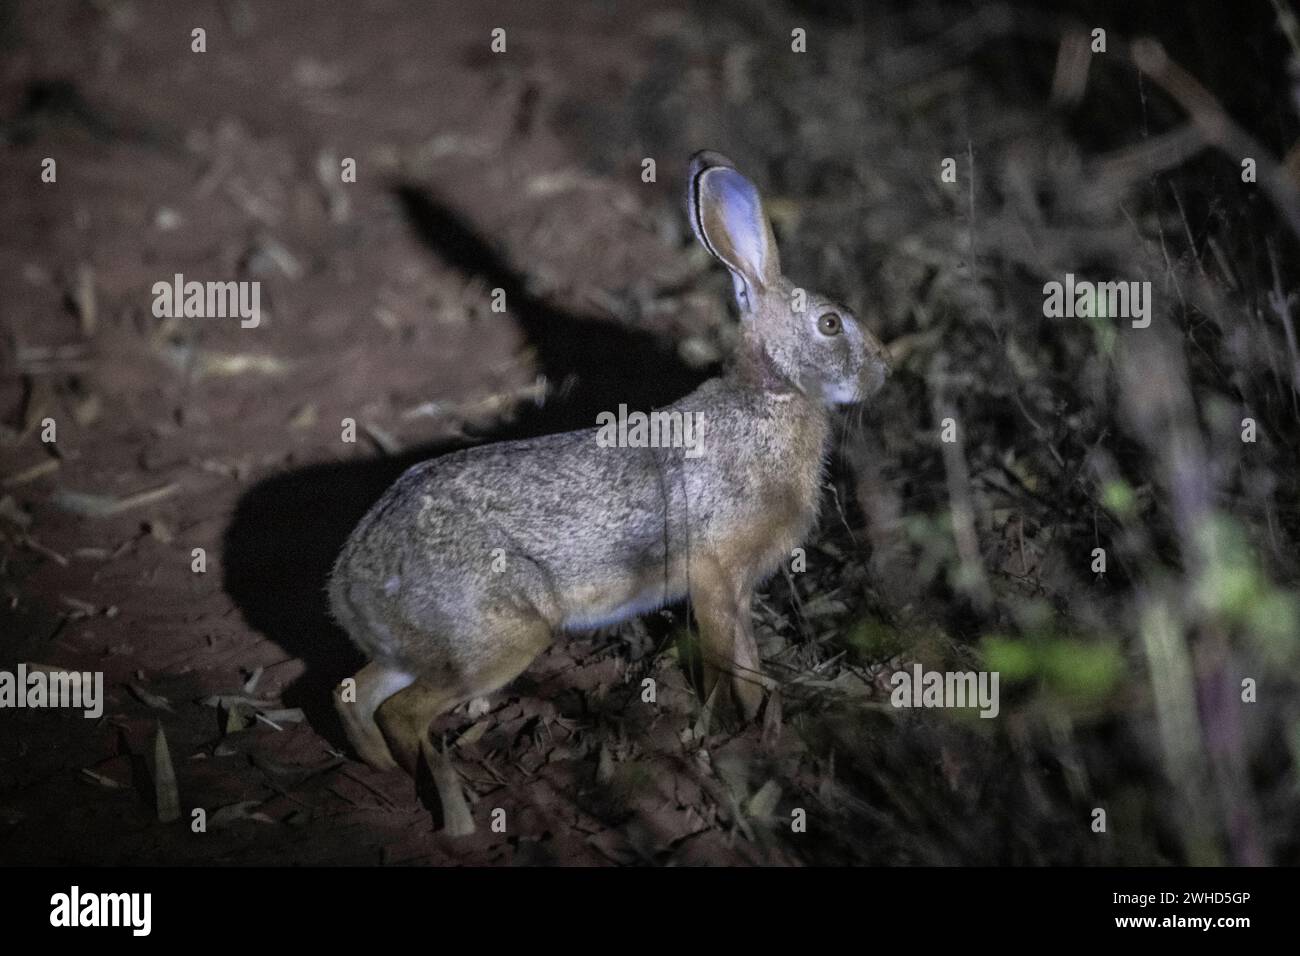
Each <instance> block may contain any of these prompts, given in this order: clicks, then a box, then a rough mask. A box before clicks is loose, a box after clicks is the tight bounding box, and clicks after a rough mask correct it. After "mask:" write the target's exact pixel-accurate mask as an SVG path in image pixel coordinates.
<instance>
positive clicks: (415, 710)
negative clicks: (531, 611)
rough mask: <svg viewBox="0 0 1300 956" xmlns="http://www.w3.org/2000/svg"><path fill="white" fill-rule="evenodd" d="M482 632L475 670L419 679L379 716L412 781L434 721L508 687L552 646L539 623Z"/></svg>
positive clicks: (495, 624) (498, 625) (520, 621)
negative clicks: (458, 706) (538, 656)
mask: <svg viewBox="0 0 1300 956" xmlns="http://www.w3.org/2000/svg"><path fill="white" fill-rule="evenodd" d="M484 627H485V628H486V633H485V634H482V635H476V636H475V637H474V638H472V640H473V641H474V642H475V643H478V644H479V645H480V647H479V648H478V651H479V653H478V654H476V655H475V656H474V658H473V660H474V666H473V668H472V669H467V670H463V671H461V672H459V673H454V674H452V675H448V676H446V677H438V678H434V677H420V678H419V679H417V680H416V681H414V682H413V683H412V684H411V685H410V686H409V687H407V688H405V689H404V690H402V691H401V692H400V693H398V694H395V695H393V697H392V698H390V699H389V700H387V701H385V702H384V704H383V706H382V707H380V708H379V712H378V713H377V714H376V718H377V719H378V721H379V727H380V729H381V730H382V731H383V735H384V738H385V739H386V740H387V741H388V747H389V749H390V750H391V752H392V754H393V756H394V757H395V758H396V759H397V762H398V763H399V764H401V766H402V768H403V769H404V770H405V771H406V772H407V773H409V774H410V775H411V776H413V777H414V776H415V775H416V772H417V771H418V769H419V762H420V752H421V750H422V748H423V747H425V746H426V745H427V743H428V740H429V725H430V724H432V723H433V721H434V718H436V717H438V716H439V715H440V714H444V713H446V712H447V711H449V710H451V709H452V708H453V707H456V706H457V705H459V704H462V703H464V702H465V701H467V700H472V699H473V698H475V697H486V696H487V695H488V694H491V693H492V692H493V691H495V690H499V689H500V688H501V687H504V686H505V685H506V684H508V683H510V681H512V680H514V679H515V678H516V677H518V676H519V675H520V674H522V673H523V672H524V670H525V669H526V668H527V667H528V665H529V664H531V663H532V662H533V659H534V658H535V657H537V655H538V654H540V653H541V652H542V651H543V650H545V649H546V647H547V645H549V644H550V643H551V637H552V634H551V626H550V624H548V623H547V622H546V621H545V620H543V619H542V618H541V617H534V616H529V617H526V618H512V619H511V620H509V621H501V620H495V621H492V622H491V623H490V624H485V625H484ZM441 670H442V671H444V672H446V671H447V670H448V669H447V668H442V669H441Z"/></svg>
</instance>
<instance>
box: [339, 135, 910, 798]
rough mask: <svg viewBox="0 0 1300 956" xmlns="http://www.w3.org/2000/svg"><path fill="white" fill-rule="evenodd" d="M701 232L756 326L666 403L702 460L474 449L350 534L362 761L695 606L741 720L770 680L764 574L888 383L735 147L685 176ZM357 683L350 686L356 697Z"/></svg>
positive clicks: (404, 484) (342, 694) (404, 758)
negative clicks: (853, 422)
mask: <svg viewBox="0 0 1300 956" xmlns="http://www.w3.org/2000/svg"><path fill="white" fill-rule="evenodd" d="M689 186H690V195H689V200H688V208H689V214H690V222H691V226H692V228H693V229H694V232H695V235H696V237H697V238H698V239H699V241H700V243H701V244H702V245H703V246H704V248H705V249H707V250H708V251H709V253H710V254H712V255H713V257H714V258H716V259H717V260H718V261H719V262H721V263H722V264H723V265H724V266H726V268H727V269H728V270H729V271H730V273H731V279H732V285H733V288H734V291H735V297H736V302H737V305H738V306H739V311H740V321H741V327H742V334H741V344H740V348H739V349H738V354H737V355H736V356H735V357H734V362H733V365H732V367H731V368H730V370H729V371H728V373H727V374H726V375H724V376H722V377H718V378H713V379H710V380H709V381H707V382H705V383H704V384H703V385H701V386H700V387H699V388H698V389H696V390H695V391H694V392H693V393H691V394H690V395H688V396H687V397H685V398H683V399H681V400H680V401H678V402H675V403H674V404H672V405H670V406H668V408H667V409H665V410H664V411H667V412H669V413H674V412H679V413H683V414H685V413H690V414H691V415H692V416H693V417H694V420H695V421H696V422H697V423H698V424H697V426H696V427H697V430H698V432H699V436H698V437H700V438H702V439H703V440H702V441H701V442H699V443H698V444H697V445H696V446H695V448H693V449H687V448H681V447H632V448H629V447H607V446H606V445H607V443H601V442H598V440H597V439H598V430H597V429H595V428H591V429H587V430H585V431H576V432H569V433H566V434H558V435H546V436H543V437H540V438H531V439H526V440H523V441H511V442H504V443H500V444H495V445H485V446H479V447H475V448H470V449H466V450H463V451H459V452H456V453H453V454H449V455H446V456H444V457H441V458H437V459H435V460H432V461H428V462H424V463H422V464H419V465H416V466H414V467H412V468H411V469H409V470H408V471H407V472H406V473H405V474H403V475H402V476H401V477H400V478H399V479H398V480H397V482H396V483H395V484H394V485H393V486H392V487H391V488H390V489H389V490H388V491H387V492H386V493H385V494H384V496H383V497H382V498H381V499H380V500H379V502H378V503H376V504H375V506H374V507H373V508H372V509H371V510H370V512H369V513H368V514H367V515H366V516H365V517H364V518H363V519H362V520H361V522H360V524H358V526H357V527H356V529H355V530H354V531H353V532H352V534H351V536H350V537H349V538H348V540H347V543H346V544H345V545H344V547H343V550H342V553H341V554H340V555H339V558H338V561H337V562H336V564H335V566H334V570H333V574H332V576H331V580H330V585H329V598H330V605H331V609H332V611H333V614H334V616H335V617H336V618H337V620H338V621H339V623H340V624H341V625H342V626H343V627H344V628H345V629H346V631H347V632H348V634H349V636H350V637H351V639H352V641H353V642H354V643H355V644H356V645H357V646H358V647H359V648H360V649H361V650H362V651H364V652H365V653H366V655H367V656H368V657H369V659H370V663H368V664H367V665H366V666H365V667H363V668H362V669H361V671H360V672H359V673H357V675H356V676H355V679H354V680H355V684H354V685H352V686H349V682H347V681H345V682H344V684H342V685H340V687H339V688H338V689H337V690H336V691H335V703H336V705H337V707H338V711H339V714H340V717H341V718H342V721H343V724H344V727H345V728H346V730H347V733H348V737H349V739H350V740H351V742H352V744H353V746H354V747H355V748H356V750H357V753H358V754H359V755H360V756H361V757H362V758H363V759H364V760H365V761H366V762H367V763H369V764H370V765H371V766H373V767H375V768H377V769H390V768H392V767H393V766H394V762H396V763H397V764H400V765H401V766H402V767H403V768H404V769H405V770H406V771H407V772H409V773H411V774H412V775H414V774H415V773H416V771H417V767H418V761H419V758H420V755H421V753H422V752H423V753H424V754H425V758H426V760H427V761H430V762H431V756H430V751H428V750H426V749H425V748H427V747H429V746H430V743H429V727H430V724H431V723H432V721H433V719H434V718H435V717H437V716H438V715H439V714H441V713H443V712H445V711H447V710H449V709H451V708H452V707H455V706H456V705H458V704H460V703H462V702H464V701H467V700H470V699H472V698H476V697H481V696H484V695H487V694H489V693H491V692H493V691H495V690H497V689H498V688H500V687H502V686H503V685H505V684H506V683H508V682H509V681H511V680H513V679H514V678H515V677H516V676H517V675H519V674H520V673H521V672H522V671H523V670H524V669H525V668H527V667H528V665H529V663H530V662H531V661H532V660H533V659H534V658H535V657H537V655H538V654H539V653H541V651H542V650H543V649H545V648H546V647H547V646H548V645H549V644H550V643H551V641H552V640H553V638H554V636H555V635H556V634H557V633H562V632H564V631H565V630H572V629H582V628H591V627H595V626H598V625H603V624H610V623H614V622H617V621H620V620H624V619H627V618H630V617H633V616H635V615H638V614H643V613H645V612H647V611H651V610H654V609H655V608H658V607H661V606H663V605H666V604H668V603H671V602H673V601H676V600H679V599H681V598H683V597H689V599H690V602H691V605H692V607H693V609H694V613H695V618H696V622H697V625H698V629H699V638H700V657H701V663H702V667H703V678H704V679H703V688H702V690H703V693H704V694H705V696H706V699H708V698H709V696H710V695H711V694H712V692H713V691H714V689H715V688H717V689H718V690H720V691H721V692H722V694H723V695H724V696H725V695H726V694H727V693H728V687H729V691H730V693H731V694H732V695H733V703H735V704H736V705H737V706H738V708H739V709H740V711H741V713H742V714H743V715H744V716H745V717H746V718H748V719H752V718H753V717H754V716H756V714H757V712H758V710H759V708H760V706H761V703H762V699H763V691H764V687H765V686H766V680H765V678H764V677H763V675H762V672H761V668H760V663H761V662H760V660H759V655H758V649H757V646H756V644H755V642H754V635H753V630H752V624H751V621H750V603H751V597H752V595H753V592H754V587H755V585H756V584H758V583H760V582H762V581H763V580H764V579H765V578H766V577H767V576H768V575H770V574H771V573H773V572H774V571H775V570H776V569H777V568H778V567H779V566H780V564H781V562H782V561H783V560H785V559H787V558H788V557H789V556H790V553H791V549H793V548H794V547H795V546H796V545H798V544H799V542H800V541H801V540H802V539H803V537H804V536H805V534H807V532H808V531H809V530H810V529H811V527H812V525H813V522H814V521H815V520H816V516H817V511H818V503H819V497H820V492H821V483H822V477H823V471H824V468H825V462H826V457H827V454H828V451H829V445H830V436H831V424H830V422H831V419H830V409H831V407H833V406H836V405H842V404H848V403H854V402H860V401H862V400H864V399H866V398H867V397H869V396H870V395H872V394H874V393H875V392H876V391H877V390H878V389H879V388H880V387H881V385H882V384H883V383H884V380H885V377H886V375H887V374H888V371H889V363H888V360H887V358H886V353H885V349H884V347H883V346H882V345H881V343H880V342H879V341H878V340H877V339H876V338H875V337H874V336H873V335H872V334H871V333H870V332H869V331H867V329H866V328H864V327H863V326H862V325H861V324H860V323H859V321H858V319H857V318H856V317H855V316H854V315H853V313H852V312H851V311H849V310H848V309H846V308H845V307H844V306H842V305H838V304H836V303H833V302H831V301H830V300H829V299H826V298H824V297H822V296H819V295H816V294H812V293H804V292H803V291H802V290H797V289H796V288H795V286H794V285H793V284H792V283H791V282H790V281H789V280H788V279H786V278H785V276H784V275H782V273H781V267H780V262H779V260H778V257H777V249H776V243H775V239H774V237H773V235H772V229H771V226H770V225H769V223H768V220H767V217H766V216H765V214H764V211H763V204H762V200H761V199H760V197H759V193H758V190H757V189H756V188H755V186H754V184H753V183H751V182H750V181H749V180H748V179H746V178H745V177H744V176H742V175H741V174H740V173H739V172H738V171H737V170H736V169H735V167H734V166H733V165H732V163H731V162H730V161H729V160H727V159H726V158H725V157H724V156H722V155H720V154H718V153H715V152H710V151H704V152H700V153H697V154H696V155H695V156H694V157H693V158H692V160H691V165H690V183H689ZM345 689H346V690H345Z"/></svg>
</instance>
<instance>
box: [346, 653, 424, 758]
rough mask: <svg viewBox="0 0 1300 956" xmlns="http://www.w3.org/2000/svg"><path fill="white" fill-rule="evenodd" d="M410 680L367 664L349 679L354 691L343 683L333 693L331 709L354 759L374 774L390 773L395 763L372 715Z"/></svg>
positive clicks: (376, 664)
mask: <svg viewBox="0 0 1300 956" xmlns="http://www.w3.org/2000/svg"><path fill="white" fill-rule="evenodd" d="M414 680H415V678H414V677H412V676H411V675H410V674H407V673H404V672H402V671H400V670H397V669H396V668H394V667H389V666H388V665H386V664H381V663H380V662H379V661H371V662H370V663H369V664H367V665H366V666H365V667H363V668H361V670H359V671H357V673H356V675H355V676H354V677H353V678H352V681H353V682H354V687H348V685H347V682H346V681H345V682H344V683H342V684H340V685H339V686H338V687H336V688H335V689H334V708H335V710H337V711H338V715H339V719H340V720H341V721H342V722H343V729H344V731H346V732H347V735H348V740H349V741H350V742H351V743H352V747H353V749H355V750H356V752H357V755H358V756H359V757H361V759H362V760H364V761H365V762H366V763H368V764H370V766H372V767H374V768H375V769H376V770H393V769H395V768H396V767H397V763H396V761H394V760H393V755H392V753H391V752H389V749H388V744H387V743H386V742H385V741H384V735H383V734H382V733H380V731H379V725H378V724H377V723H375V711H377V710H378V709H379V705H380V704H382V703H383V702H384V701H385V700H387V699H388V698H389V697H392V696H393V695H394V694H396V693H398V692H399V691H401V690H404V689H405V688H406V687H409V686H410V684H411V682H412V681H414Z"/></svg>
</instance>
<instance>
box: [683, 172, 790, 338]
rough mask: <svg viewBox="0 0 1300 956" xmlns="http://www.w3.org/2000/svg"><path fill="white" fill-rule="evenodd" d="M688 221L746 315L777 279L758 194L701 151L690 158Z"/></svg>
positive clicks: (778, 265) (770, 238)
mask: <svg viewBox="0 0 1300 956" xmlns="http://www.w3.org/2000/svg"><path fill="white" fill-rule="evenodd" d="M690 187H691V188H690V199H689V205H690V217H691V228H692V229H694V230H695V237H696V238H697V239H699V240H700V244H701V245H702V246H704V248H705V249H707V250H709V253H710V254H711V255H712V256H713V257H714V258H715V259H717V260H718V261H719V262H721V263H722V264H723V265H724V266H726V267H727V268H728V269H729V270H731V279H732V284H733V285H734V286H735V289H736V301H737V302H738V303H739V304H740V308H741V311H742V312H743V311H748V310H749V309H750V308H751V307H752V306H753V303H754V299H755V296H756V294H757V293H758V292H759V291H761V290H762V289H764V288H767V287H770V286H772V285H773V284H775V283H776V281H777V279H779V278H780V275H781V263H780V260H779V259H778V258H777V253H776V240H775V239H774V238H773V236H772V227H771V225H769V224H768V221H767V216H766V215H765V214H764V213H763V200H762V199H761V198H760V197H759V195H758V189H757V188H756V187H755V186H754V184H753V183H751V182H750V181H749V180H748V179H746V178H745V177H744V176H742V175H741V174H740V173H739V172H737V171H736V168H735V167H734V166H732V164H731V161H730V160H729V159H727V158H726V157H725V156H722V155H721V154H719V153H714V152H710V151H708V150H705V151H703V152H699V153H696V154H695V155H694V156H693V157H692V158H691V177H690Z"/></svg>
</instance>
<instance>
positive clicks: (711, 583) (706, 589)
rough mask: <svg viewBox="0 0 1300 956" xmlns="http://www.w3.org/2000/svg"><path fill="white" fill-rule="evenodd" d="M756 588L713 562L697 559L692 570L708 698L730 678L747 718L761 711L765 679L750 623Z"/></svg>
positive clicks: (693, 593)
mask: <svg viewBox="0 0 1300 956" xmlns="http://www.w3.org/2000/svg"><path fill="white" fill-rule="evenodd" d="M752 600H753V589H752V588H750V587H747V586H740V587H737V586H736V585H735V584H734V579H733V578H732V577H730V576H729V575H727V574H725V573H723V572H722V570H721V569H720V568H719V567H717V565H716V564H714V563H712V562H708V563H706V562H697V564H696V565H695V566H694V567H693V568H692V572H691V604H692V606H693V607H694V609H695V620H696V622H697V623H698V624H699V627H700V657H701V664H702V666H703V670H704V684H703V687H702V688H701V689H702V690H703V693H704V699H705V700H706V701H707V700H708V699H709V697H710V696H712V694H713V692H714V689H715V688H716V687H717V686H718V682H719V681H720V680H723V679H727V680H728V683H729V685H730V691H731V694H732V697H733V699H734V700H735V703H736V709H737V710H738V711H739V712H740V714H741V716H742V717H743V718H744V719H745V720H753V719H754V718H755V717H756V716H758V709H759V707H760V706H762V703H763V688H764V685H765V682H764V680H763V674H762V663H761V661H760V660H759V656H758V645H757V644H756V643H755V641H754V630H753V627H752V625H751V623H750V604H751V602H752Z"/></svg>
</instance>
